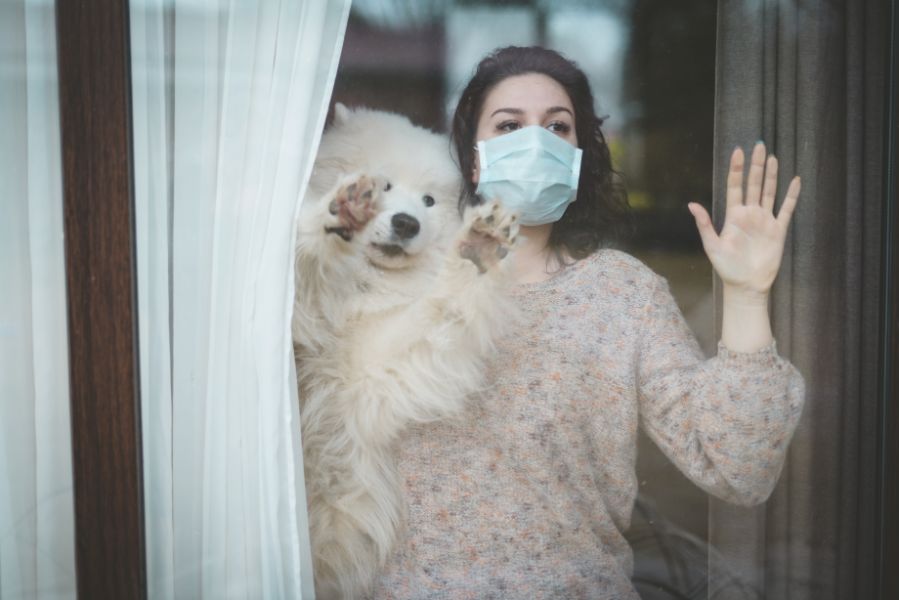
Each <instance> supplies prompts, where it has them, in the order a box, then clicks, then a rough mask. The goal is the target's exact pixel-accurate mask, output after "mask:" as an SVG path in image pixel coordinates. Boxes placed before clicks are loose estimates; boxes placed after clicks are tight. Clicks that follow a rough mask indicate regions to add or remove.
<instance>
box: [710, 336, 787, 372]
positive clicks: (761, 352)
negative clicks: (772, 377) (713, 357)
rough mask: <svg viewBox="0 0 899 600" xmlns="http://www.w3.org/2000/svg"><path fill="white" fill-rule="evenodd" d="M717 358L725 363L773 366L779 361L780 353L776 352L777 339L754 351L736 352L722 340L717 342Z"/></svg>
mask: <svg viewBox="0 0 899 600" xmlns="http://www.w3.org/2000/svg"><path fill="white" fill-rule="evenodd" d="M718 358H719V359H720V360H721V361H722V362H723V363H724V364H725V365H734V366H739V365H746V366H748V365H758V366H769V367H770V366H774V365H776V364H778V363H779V362H780V360H781V359H780V355H778V354H777V341H775V340H771V343H770V344H768V345H767V346H764V347H763V348H759V349H758V350H755V351H754V352H736V351H734V350H731V349H730V348H728V347H727V346H725V345H724V342H722V341H719V342H718Z"/></svg>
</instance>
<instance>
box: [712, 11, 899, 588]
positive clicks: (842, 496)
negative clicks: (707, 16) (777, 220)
mask: <svg viewBox="0 0 899 600" xmlns="http://www.w3.org/2000/svg"><path fill="white" fill-rule="evenodd" d="M718 9H719V15H718V49H717V53H718V64H717V92H716V94H717V98H716V125H715V189H716V190H717V191H721V193H720V194H718V195H717V197H716V199H715V205H714V209H715V210H714V212H715V218H716V220H717V221H718V222H719V224H720V222H721V221H722V220H723V215H724V194H723V190H724V188H725V178H726V174H727V166H728V158H729V155H730V152H731V150H732V149H733V147H734V146H735V145H737V144H741V145H743V147H744V148H747V147H749V146H750V145H751V144H752V143H754V142H755V140H757V139H764V140H765V141H766V142H767V143H768V145H769V148H770V149H771V151H773V152H775V153H776V154H777V156H778V158H779V159H780V166H781V171H780V172H781V176H780V187H779V190H780V192H779V194H780V195H782V193H783V191H784V190H785V189H786V185H787V183H788V182H789V179H790V177H791V176H792V175H793V174H794V173H798V174H799V175H800V176H801V177H802V194H801V197H800V204H799V207H798V209H797V211H796V214H795V216H794V220H793V223H792V226H791V233H790V237H789V238H788V240H787V247H786V252H785V256H784V263H783V267H782V268H781V272H780V275H779V277H778V280H777V282H776V284H775V288H774V292H773V299H772V319H773V324H774V332H775V337H776V338H777V344H778V349H779V350H780V352H781V354H783V355H784V356H786V357H788V358H789V359H790V360H791V361H792V362H793V363H794V364H795V365H796V366H797V367H798V368H799V370H800V371H801V372H802V374H803V376H804V377H805V381H806V386H807V388H806V389H807V391H806V405H805V410H804V413H803V417H802V421H801V423H800V425H799V429H798V431H797V432H796V436H795V438H794V439H793V442H792V446H791V449H790V454H789V459H788V463H787V465H786V466H785V468H784V471H783V474H782V475H781V479H780V482H779V483H778V486H777V488H776V490H775V491H774V494H773V495H772V497H771V499H770V500H769V501H768V502H767V503H766V504H765V505H763V506H761V507H758V508H754V509H743V508H738V507H732V506H728V505H726V504H724V503H721V502H718V501H712V503H711V507H710V517H709V526H710V539H711V542H712V546H713V547H714V548H715V550H713V552H715V551H717V553H720V555H721V559H722V560H721V561H720V562H719V561H715V560H710V569H711V570H712V573H711V574H710V597H715V598H731V597H739V598H745V597H747V595H746V594H745V593H744V592H739V595H737V594H738V592H735V591H727V590H725V591H723V592H722V593H721V594H718V595H715V593H714V590H715V582H716V580H722V581H723V580H726V579H727V578H729V577H731V576H733V575H734V574H735V573H736V574H738V575H739V576H740V577H741V578H743V579H744V580H745V581H747V582H748V583H749V584H750V585H751V588H752V590H753V591H752V592H751V594H750V595H751V596H755V597H764V598H768V599H779V598H790V599H797V598H814V599H816V600H817V599H828V598H835V599H836V598H840V599H843V598H873V597H875V589H876V588H875V584H876V581H875V568H876V561H875V555H874V548H875V541H876V527H877V521H876V514H875V496H874V494H875V479H876V472H875V470H876V465H877V458H876V445H875V444H876V440H877V435H876V429H877V425H878V424H877V418H876V417H877V415H876V403H877V363H878V360H877V357H878V337H879V333H880V332H879V322H878V314H879V298H880V237H881V236H880V230H881V225H880V221H881V203H882V196H881V192H882V184H881V182H882V178H883V169H884V165H883V154H882V140H883V136H884V90H885V85H886V61H885V59H886V56H887V54H886V51H887V50H886V39H887V38H886V33H887V21H888V19H887V16H888V12H887V2H884V1H881V0H722V1H720V2H719V3H718ZM716 295H717V296H719V297H718V306H720V289H718V290H717V292H716ZM729 589H731V590H732V588H729Z"/></svg>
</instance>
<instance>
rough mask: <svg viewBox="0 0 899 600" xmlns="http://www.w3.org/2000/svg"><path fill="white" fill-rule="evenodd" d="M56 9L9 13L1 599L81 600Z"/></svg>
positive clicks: (13, 8) (0, 406) (2, 86)
mask: <svg viewBox="0 0 899 600" xmlns="http://www.w3.org/2000/svg"><path fill="white" fill-rule="evenodd" d="M57 90H58V85H57V72H56V29H55V20H54V6H53V3H52V2H40V1H9V2H3V3H0V107H2V109H0V131H2V132H3V134H2V135H0V281H2V282H3V287H2V289H3V291H2V293H0V598H74V597H75V594H76V589H75V544H74V501H73V489H72V459H71V434H70V423H69V378H68V354H67V348H68V345H67V343H66V339H67V334H66V332H67V324H66V305H65V301H66V293H65V262H64V250H63V225H62V223H63V221H62V218H63V217H62V171H61V166H60V165H61V156H60V153H61V147H60V133H59V118H58V115H59V105H58V92H57Z"/></svg>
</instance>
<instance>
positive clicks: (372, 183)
mask: <svg viewBox="0 0 899 600" xmlns="http://www.w3.org/2000/svg"><path fill="white" fill-rule="evenodd" d="M384 187H385V186H384V182H382V181H381V180H380V178H377V177H371V176H368V175H362V176H361V177H359V178H358V179H356V180H355V181H353V182H351V183H348V184H347V185H344V186H343V187H341V188H339V189H338V190H337V193H336V194H334V199H333V200H331V203H330V204H329V205H328V212H330V213H331V214H332V215H334V216H336V217H337V224H336V225H335V226H332V227H328V228H327V229H326V230H327V231H328V232H333V233H338V234H339V235H340V237H342V238H343V239H349V238H351V237H352V235H353V233H354V232H356V231H360V230H362V229H363V228H364V227H365V226H366V225H367V224H368V222H369V221H371V220H372V218H374V217H375V215H377V214H378V211H379V210H380V207H379V206H378V199H379V194H378V192H379V191H380V190H381V189H383V188H384Z"/></svg>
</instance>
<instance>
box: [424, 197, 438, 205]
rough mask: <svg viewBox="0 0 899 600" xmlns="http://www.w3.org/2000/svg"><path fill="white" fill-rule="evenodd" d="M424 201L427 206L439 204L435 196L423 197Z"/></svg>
mask: <svg viewBox="0 0 899 600" xmlns="http://www.w3.org/2000/svg"><path fill="white" fill-rule="evenodd" d="M422 200H424V203H425V206H434V203H435V202H437V201H436V200H434V196H423V197H422Z"/></svg>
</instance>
